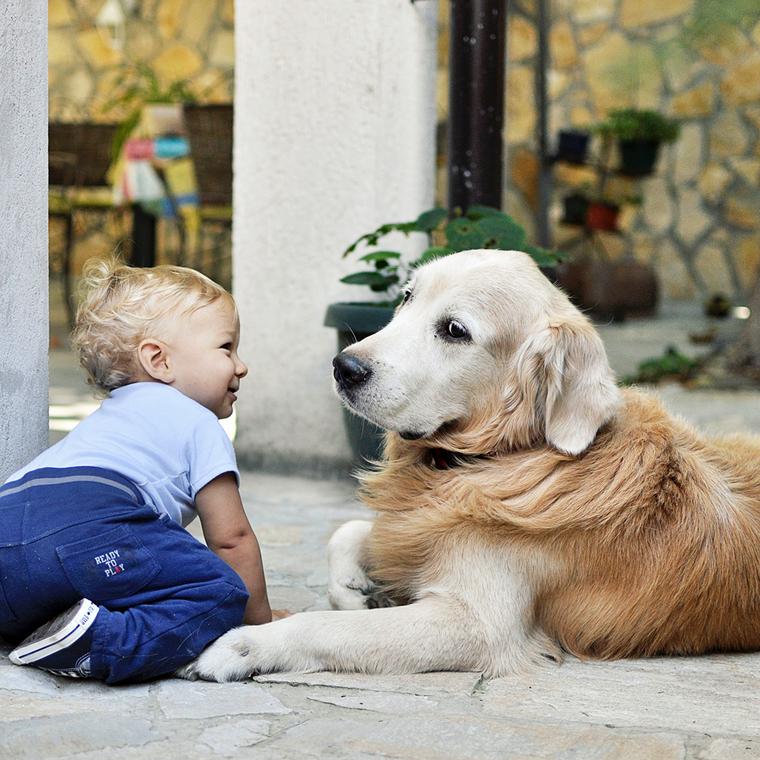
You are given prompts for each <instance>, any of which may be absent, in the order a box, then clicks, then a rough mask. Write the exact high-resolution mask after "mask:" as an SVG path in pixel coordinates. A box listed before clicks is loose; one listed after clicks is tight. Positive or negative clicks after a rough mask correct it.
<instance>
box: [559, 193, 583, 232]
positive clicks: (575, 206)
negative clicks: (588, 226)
mask: <svg viewBox="0 0 760 760" xmlns="http://www.w3.org/2000/svg"><path fill="white" fill-rule="evenodd" d="M588 205H589V201H588V198H586V197H585V196H583V195H581V194H580V193H571V194H570V195H566V196H565V197H564V198H563V199H562V209H563V214H562V219H561V223H562V224H576V225H579V226H581V227H582V226H583V225H584V224H585V223H586V213H587V212H588Z"/></svg>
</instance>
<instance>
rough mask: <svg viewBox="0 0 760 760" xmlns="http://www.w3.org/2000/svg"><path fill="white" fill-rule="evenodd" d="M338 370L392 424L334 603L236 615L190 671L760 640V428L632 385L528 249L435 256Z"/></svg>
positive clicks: (391, 663) (394, 668) (473, 662)
mask: <svg viewBox="0 0 760 760" xmlns="http://www.w3.org/2000/svg"><path fill="white" fill-rule="evenodd" d="M334 366H335V378H336V388H337V391H338V393H339V395H340V396H341V397H342V399H343V400H344V401H345V403H347V404H348V405H349V407H350V408H351V409H353V410H354V411H355V412H357V413H359V414H360V415H363V416H364V417H366V418H367V419H369V420H371V421H373V422H375V423H377V424H378V425H381V426H382V427H384V428H386V429H387V430H388V431H389V433H388V436H387V443H386V451H385V459H384V461H383V462H382V463H381V464H379V466H378V468H377V470H376V471H373V472H369V473H367V474H365V475H364V476H363V487H362V494H363V498H364V500H365V501H366V503H367V504H368V505H369V506H370V507H372V508H373V509H374V510H375V511H376V512H377V519H376V520H375V521H374V522H373V523H370V522H364V521H353V522H351V523H348V524H347V525H345V526H343V527H342V528H340V529H339V530H338V531H337V532H336V534H335V535H334V537H333V538H332V540H331V542H330V547H329V550H328V557H329V565H330V580H329V594H330V599H331V601H332V603H333V606H335V607H338V608H340V609H342V611H339V612H307V613H303V614H298V615H294V616H293V617H291V618H288V619H285V620H282V621H278V622H275V623H272V624H269V625H264V626H258V627H243V628H238V629H235V630H233V631H231V632H229V633H228V634H226V635H225V636H223V637H222V638H221V639H219V640H218V641H217V642H215V643H214V644H213V645H212V646H211V647H210V648H209V649H207V650H206V651H205V652H204V653H203V654H202V655H201V656H200V658H198V660H196V661H195V662H194V663H192V664H191V665H190V666H188V667H187V668H184V669H183V671H182V672H181V673H180V675H183V676H185V677H198V676H200V677H201V678H207V679H213V680H230V679H238V678H243V677H245V676H248V675H250V674H251V673H254V672H271V671H275V670H318V669H329V670H340V671H362V672H372V673H401V672H421V671H429V670H476V671H483V672H484V673H486V674H488V675H490V676H497V675H503V674H505V673H508V672H510V671H513V670H515V669H517V668H520V667H521V666H523V665H524V664H525V663H528V662H531V661H533V662H535V661H542V660H543V659H544V658H545V657H549V658H552V659H559V658H560V657H561V654H562V652H563V651H566V652H571V653H573V654H574V655H577V656H579V657H595V658H605V659H608V658H618V657H632V656H642V655H655V654H699V653H702V652H710V651H720V650H731V651H741V650H751V649H758V648H760V439H756V438H751V437H742V436H738V435H737V436H728V437H723V438H717V439H707V438H704V437H702V436H700V435H699V434H698V433H697V432H696V431H695V430H694V429H692V428H691V427H690V426H689V425H687V424H686V423H685V422H683V421H681V420H678V419H674V418H673V417H671V416H670V415H669V414H668V413H667V412H666V411H665V410H664V409H663V407H662V406H661V404H660V403H659V401H658V400H657V399H656V398H654V397H653V396H651V395H648V394H646V393H643V392H641V391H639V390H634V389H629V390H620V389H619V388H618V387H617V386H616V384H615V380H614V377H613V374H612V372H611V370H610V368H609V364H608V362H607V358H606V355H605V352H604V348H603V346H602V342H601V340H600V338H599V336H598V335H597V333H596V332H595V330H594V328H593V327H592V325H591V324H590V322H589V321H588V319H586V317H585V316H583V315H582V314H581V313H580V312H579V311H578V310H577V309H576V308H575V307H574V306H573V305H572V304H571V303H570V302H569V300H568V299H567V297H566V296H565V295H564V294H563V293H562V292H561V291H560V290H558V289H557V288H555V287H554V286H552V285H551V284H550V283H549V282H548V280H547V279H546V278H545V277H544V276H543V275H542V274H541V272H540V271H539V270H538V269H537V267H536V266H535V264H534V263H533V261H532V260H531V259H530V258H529V257H528V256H527V255H525V254H523V253H518V252H514V251H509V252H505V251H468V252H464V253H459V254H454V255H451V256H449V257H446V258H442V259H439V260H436V261H434V262H432V263H430V264H428V265H427V266H425V267H422V268H421V269H420V270H419V271H418V272H417V273H416V275H415V277H414V279H413V281H412V282H411V283H410V284H409V286H408V287H407V290H406V292H405V298H404V303H403V304H402V305H401V306H400V307H399V308H398V310H397V312H396V315H395V316H394V319H393V321H392V322H391V324H390V325H388V327H386V328H385V329H383V330H381V331H380V332H378V333H376V334H375V335H372V336H370V337H368V338H366V339H365V340H363V341H361V342H359V343H356V344H354V345H352V346H350V347H349V348H347V349H346V350H345V351H343V352H342V353H341V354H340V355H339V356H338V357H336V359H335V361H334ZM367 607H370V609H366V608H367Z"/></svg>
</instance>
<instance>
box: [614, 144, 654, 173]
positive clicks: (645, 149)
mask: <svg viewBox="0 0 760 760" xmlns="http://www.w3.org/2000/svg"><path fill="white" fill-rule="evenodd" d="M619 148H620V172H621V173H622V174H627V175H628V176H630V177H646V176H647V175H649V174H652V173H653V172H654V167H655V164H656V163H657V156H658V154H659V151H660V142H659V141H658V140H620V142H619Z"/></svg>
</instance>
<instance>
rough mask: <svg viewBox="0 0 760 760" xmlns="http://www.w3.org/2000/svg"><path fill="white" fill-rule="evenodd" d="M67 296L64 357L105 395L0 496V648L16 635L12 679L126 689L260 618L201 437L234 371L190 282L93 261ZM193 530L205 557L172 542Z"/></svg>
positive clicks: (170, 270) (229, 402)
mask: <svg viewBox="0 0 760 760" xmlns="http://www.w3.org/2000/svg"><path fill="white" fill-rule="evenodd" d="M85 286H86V288H87V292H86V295H85V297H84V300H83V301H82V303H81V305H80V307H79V310H78V312H77V322H76V327H75V330H74V335H73V342H74V345H75V347H76V349H77V351H78V353H79V357H80V362H81V364H82V366H83V367H84V369H85V370H86V372H87V374H88V382H90V383H92V384H93V385H95V386H97V387H98V388H99V389H100V390H101V391H103V392H105V394H107V395H106V398H105V399H104V401H103V403H102V405H101V407H100V408H99V409H98V410H97V411H96V412H94V413H93V414H92V415H90V416H89V417H88V418H87V419H85V420H83V421H82V422H81V423H80V424H79V425H78V426H77V427H76V428H75V429H74V430H73V431H71V433H69V434H68V435H67V436H66V437H65V438H64V439H63V440H61V441H60V442H59V443H57V444H55V445H54V446H52V447H51V448H49V449H47V450H46V451H44V452H43V453H42V454H40V455H39V456H38V457H37V458H36V459H34V460H33V461H32V462H31V463H30V464H28V465H27V466H26V467H24V468H22V469H21V470H19V471H18V472H16V473H14V474H13V475H12V476H11V477H10V478H9V479H8V481H7V482H6V483H5V484H4V485H3V486H2V487H0V636H2V637H3V638H4V639H6V640H7V641H10V642H11V643H16V642H18V641H19V640H20V639H22V638H23V637H26V638H25V639H24V640H23V641H22V642H21V643H20V644H19V645H18V646H16V648H15V649H14V650H13V651H12V652H11V655H10V657H11V660H12V661H13V662H14V663H16V664H18V665H34V666H36V667H39V668H42V669H44V670H48V671H50V672H53V673H57V674H59V675H67V676H73V677H90V678H96V679H100V680H103V681H106V682H107V683H119V682H122V681H140V680H145V679H149V678H154V677H156V676H161V675H164V674H167V673H172V672H173V671H175V670H176V669H177V668H179V667H180V666H182V665H185V664H186V663H188V662H190V661H191V660H193V659H194V658H196V657H197V656H198V655H199V654H200V652H201V651H202V650H203V649H204V648H205V647H206V646H208V644H210V643H211V642H212V641H213V640H214V639H216V638H217V637H219V636H221V635H222V634H223V633H225V632H226V631H228V630H230V629H231V628H234V627H236V626H238V625H241V624H242V623H248V624H258V623H267V622H269V621H270V620H271V619H272V612H271V610H270V607H269V601H268V599H267V591H266V584H265V581H264V573H263V568H262V563H261V553H260V551H259V545H258V542H257V540H256V536H255V535H254V533H253V530H252V529H251V526H250V524H249V522H248V520H247V518H246V515H245V512H244V510H243V505H242V502H241V499H240V493H239V491H238V478H239V473H238V470H237V465H236V462H235V453H234V450H233V448H232V445H231V443H230V441H229V439H228V437H227V435H226V434H225V432H224V430H223V429H222V427H221V425H220V424H219V420H220V419H223V418H225V417H229V416H230V414H232V407H233V404H234V403H235V400H236V393H237V390H238V388H239V386H240V381H241V380H242V379H243V378H244V377H245V375H246V374H247V372H248V368H247V367H246V365H245V364H244V363H243V361H242V360H241V359H240V357H239V356H238V353H237V352H238V339H239V322H238V315H237V310H236V307H235V303H234V301H233V299H232V296H231V295H230V294H229V293H227V291H225V290H224V289H223V288H221V287H220V286H218V285H217V284H216V283H214V282H212V281H211V280H209V279H208V278H207V277H205V276H204V275H202V274H200V273H198V272H195V271H193V270H191V269H186V268H183V267H175V266H160V267H155V268H151V269H138V268H131V267H127V266H124V265H121V264H120V263H119V262H117V261H106V262H104V261H95V262H92V263H91V265H89V266H88V267H87V269H86V271H85ZM196 514H197V515H199V516H200V520H201V526H202V528H203V535H204V537H205V539H206V543H207V545H208V548H207V547H206V546H204V545H203V544H201V543H200V542H199V541H197V540H196V539H195V538H193V537H192V536H191V535H190V534H189V533H188V532H187V531H186V530H184V526H185V525H187V524H188V523H189V522H190V521H191V520H193V518H194V517H195V516H196ZM72 605H73V606H72ZM67 608H68V609H67ZM63 610H65V611H63ZM62 611H63V612H62ZM283 614H284V613H283ZM54 616H57V617H54ZM51 618H52V619H51Z"/></svg>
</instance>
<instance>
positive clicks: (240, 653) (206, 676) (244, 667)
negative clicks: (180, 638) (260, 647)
mask: <svg viewBox="0 0 760 760" xmlns="http://www.w3.org/2000/svg"><path fill="white" fill-rule="evenodd" d="M251 628H252V626H243V627H241V628H234V629H233V630H231V631H229V632H228V633H225V634H224V636H221V637H220V638H218V639H217V640H216V641H215V642H214V643H213V644H211V646H209V647H208V648H207V649H205V650H204V651H203V652H202V653H201V655H200V656H199V657H197V658H196V659H195V660H193V661H192V662H190V663H188V664H187V665H185V666H183V667H181V668H180V669H179V670H177V671H176V673H175V675H176V676H177V677H178V678H185V679H187V680H188V681H195V680H197V679H199V678H202V679H203V680H204V681H219V682H220V683H221V682H225V681H242V680H243V679H245V678H248V677H249V676H251V675H252V674H253V673H254V672H256V669H257V668H256V665H257V657H256V645H255V641H254V638H255V637H254V635H253V631H252V630H251Z"/></svg>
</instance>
